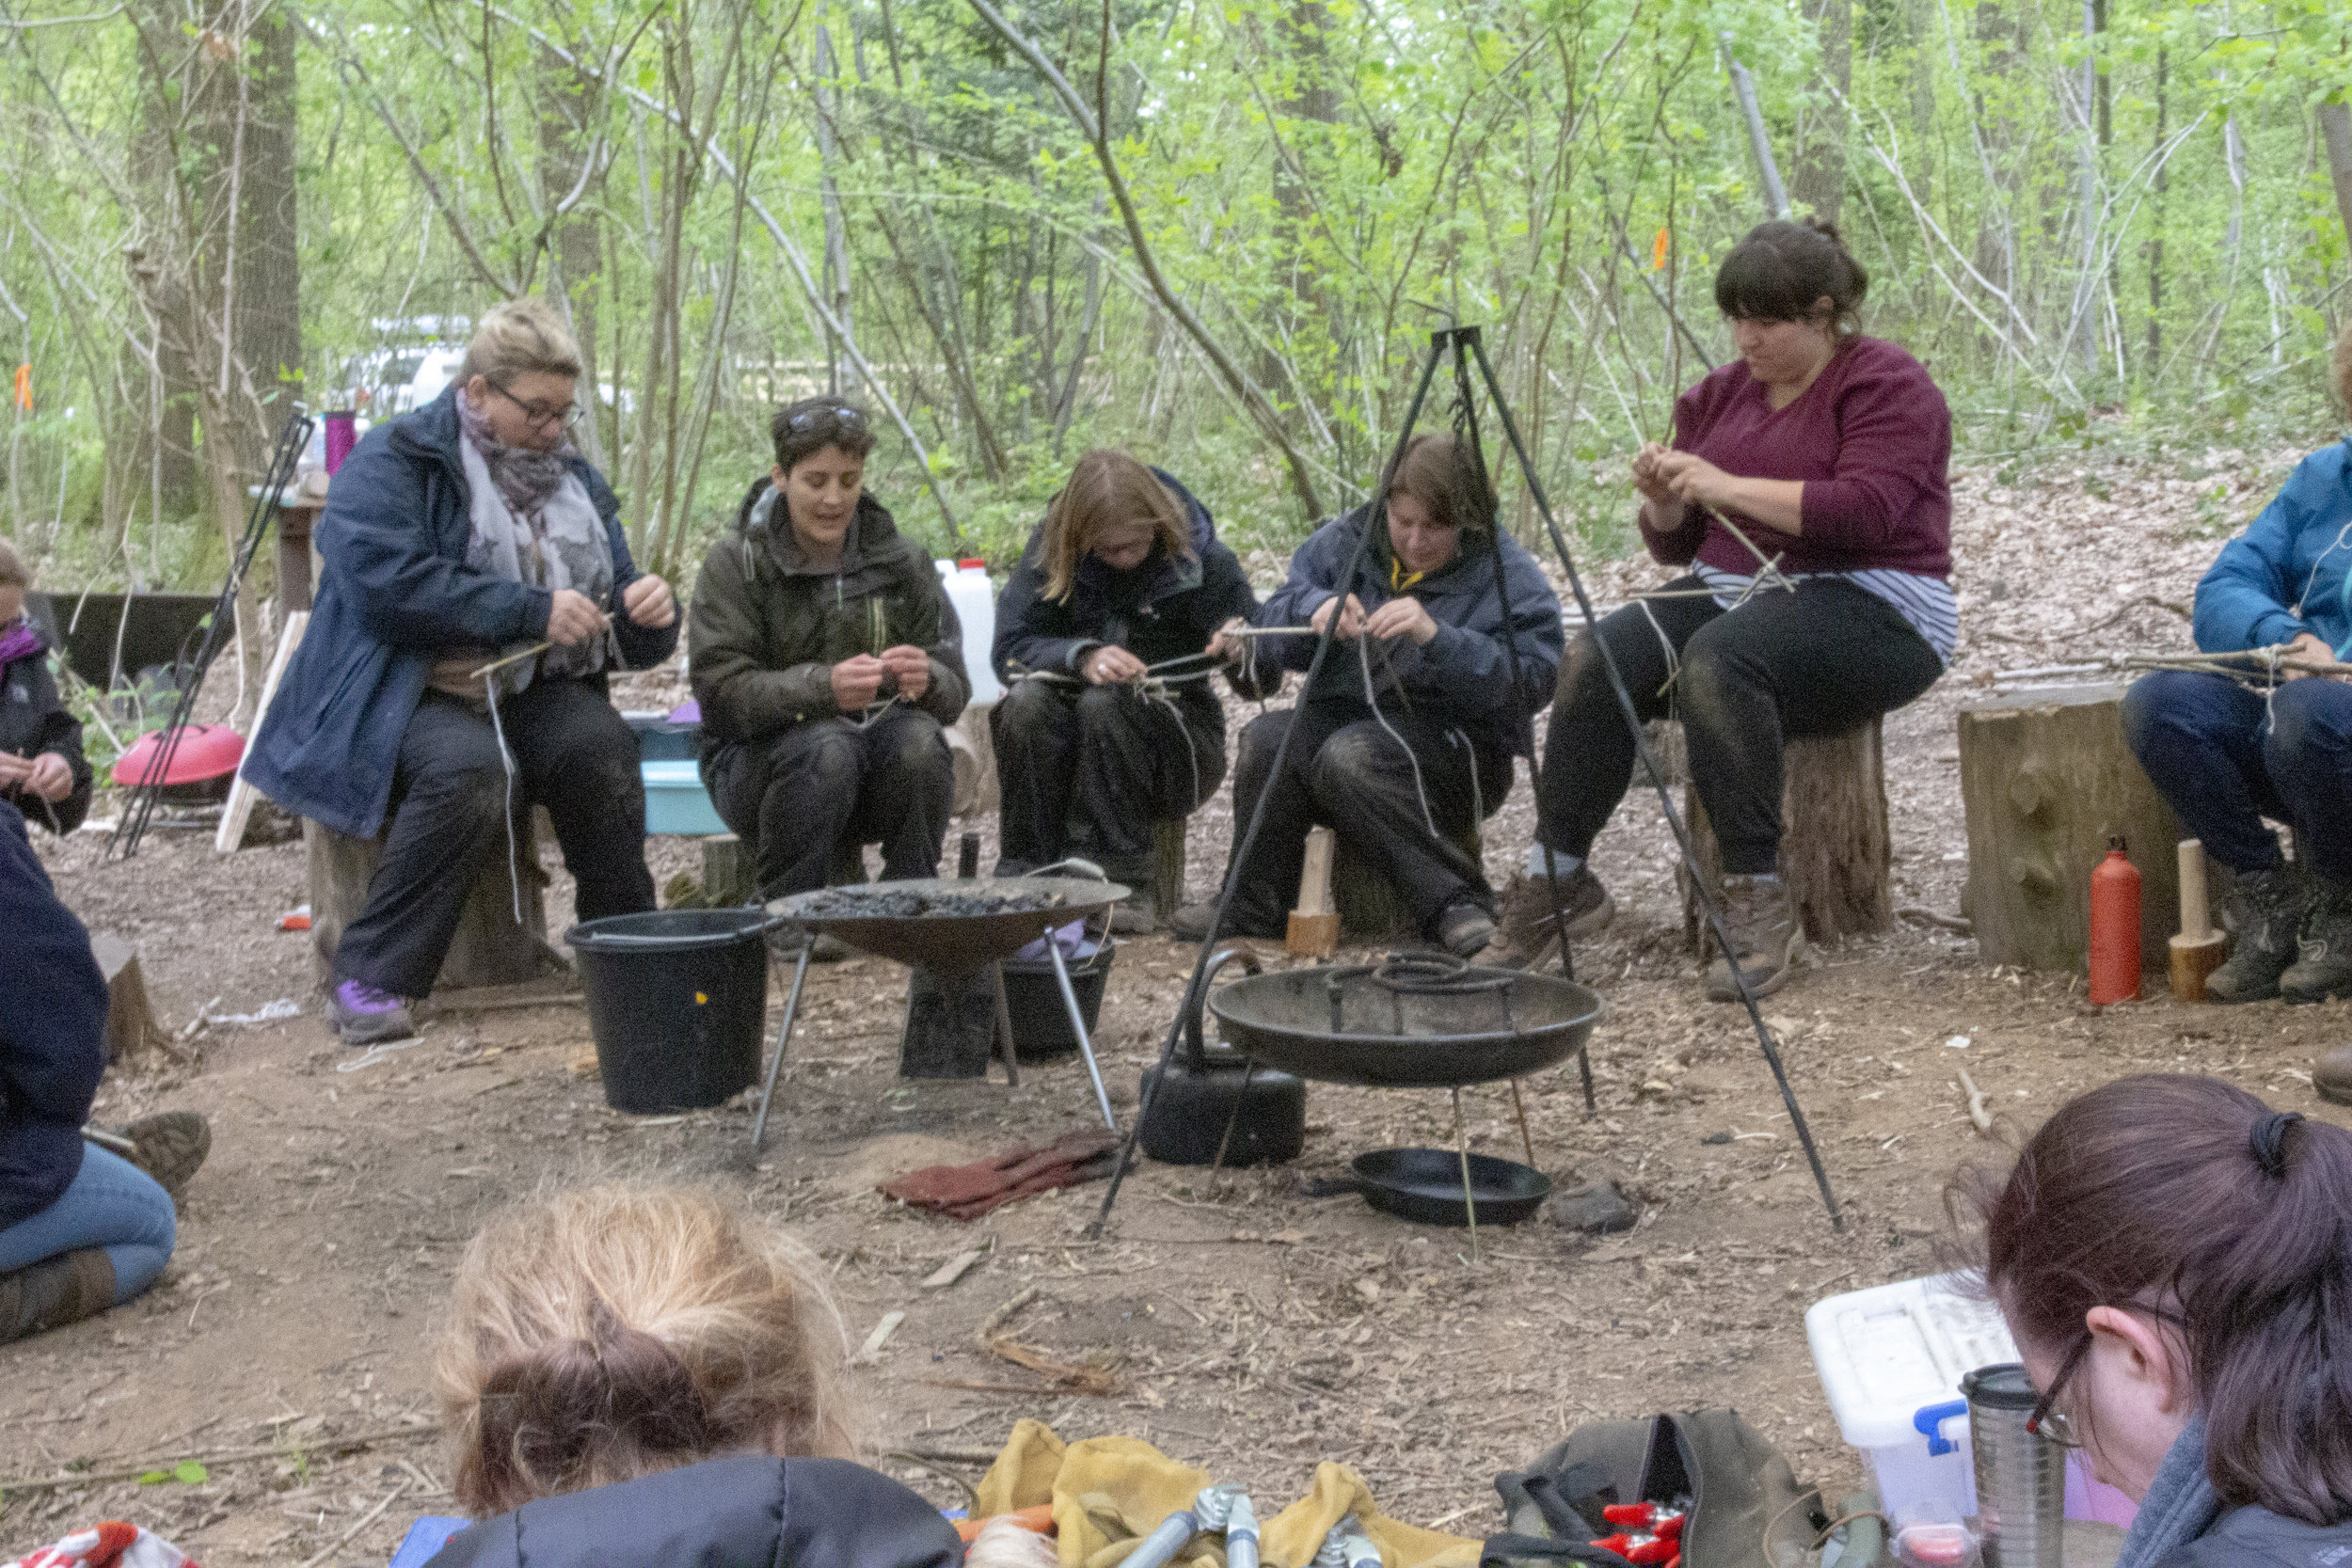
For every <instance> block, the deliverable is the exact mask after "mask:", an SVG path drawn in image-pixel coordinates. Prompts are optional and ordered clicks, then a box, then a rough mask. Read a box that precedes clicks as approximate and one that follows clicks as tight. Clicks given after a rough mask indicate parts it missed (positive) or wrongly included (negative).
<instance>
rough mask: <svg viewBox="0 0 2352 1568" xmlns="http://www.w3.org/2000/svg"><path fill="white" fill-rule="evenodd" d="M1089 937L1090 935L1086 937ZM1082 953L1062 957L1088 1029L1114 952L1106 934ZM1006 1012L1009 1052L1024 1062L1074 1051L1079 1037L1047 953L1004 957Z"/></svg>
mask: <svg viewBox="0 0 2352 1568" xmlns="http://www.w3.org/2000/svg"><path fill="white" fill-rule="evenodd" d="M1089 940H1091V939H1089ZM1102 942H1103V945H1102V946H1101V947H1100V948H1099V949H1098V950H1096V951H1095V952H1094V953H1092V954H1090V955H1089V956H1088V957H1086V958H1072V959H1066V960H1065V961H1067V962H1068V963H1069V965H1070V990H1071V991H1072V993H1073V995H1075V996H1076V997H1077V998H1078V1013H1079V1016H1081V1017H1083V1018H1084V1019H1085V1020H1086V1021H1087V1034H1088V1035H1089V1036H1091V1035H1092V1034H1093V1033H1094V1021H1095V1020H1096V1019H1097V1018H1099V1017H1100V1016H1102V1012H1103V988H1104V985H1105V984H1107V983H1108V982H1109V979H1110V973H1111V955H1112V954H1113V953H1115V952H1116V951H1118V949H1117V948H1116V947H1115V946H1113V945H1112V942H1111V940H1110V939H1109V938H1108V937H1104V938H1103V939H1102ZM1005 1011H1006V1013H1007V1014H1008V1015H1009V1017H1010V1018H1011V1020H1012V1053H1013V1056H1014V1058H1015V1059H1016V1060H1019V1061H1024V1062H1050V1061H1053V1060H1055V1059H1057V1058H1058V1057H1062V1056H1073V1055H1075V1054H1077V1051H1078V1037H1077V1036H1076V1035H1074V1034H1072V1033H1071V1031H1070V1008H1069V1006H1068V1005H1067V1004H1065V1003H1064V1002H1063V1001H1062V999H1061V986H1060V984H1059V983H1058V982H1057V981H1056V980H1055V978H1054V960H1053V959H1051V958H1007V959H1006V960H1005Z"/></svg>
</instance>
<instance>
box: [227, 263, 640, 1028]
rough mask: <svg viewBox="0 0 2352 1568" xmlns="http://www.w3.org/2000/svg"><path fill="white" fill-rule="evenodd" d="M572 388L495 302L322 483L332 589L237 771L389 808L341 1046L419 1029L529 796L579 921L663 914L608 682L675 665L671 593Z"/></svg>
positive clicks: (526, 329)
mask: <svg viewBox="0 0 2352 1568" xmlns="http://www.w3.org/2000/svg"><path fill="white" fill-rule="evenodd" d="M579 385H580V348H579V345H578V344H576V343H575V342H573V341H572V336H571V332H570V330H569V329H568V328H567V327H565V326H564V322H563V318H562V317H560V316H558V315H557V314H556V313H555V310H554V309H553V308H552V307H550V306H548V304H546V303H545V302H544V301H540V300H534V299H521V300H514V301H510V302H509V303H507V304H504V305H500V306H497V307H494V308H493V309H491V310H489V311H488V312H487V313H486V314H485V315H484V317H483V318H482V325H480V326H479V327H477V328H476V329H475V330H474V335H473V341H472V342H471V343H469V345H468V346H467V349H466V361H465V364H464V365H463V366H462V367H461V368H460V369H459V371H458V377H457V380H456V382H455V383H454V384H453V385H452V386H451V387H450V388H449V389H448V390H447V391H445V392H443V393H442V394H441V395H440V396H439V397H438V398H437V399H435V400H434V401H433V403H431V404H428V405H427V406H425V407H423V408H421V409H419V410H417V411H416V412H415V413H413V414H406V415H404V416H402V417H401V418H399V419H397V420H391V421H389V423H386V424H380V425H377V426H376V427H375V428H374V429H373V430H371V431H369V432H368V434H367V436H365V437H364V438H363V439H362V440H361V441H360V442H359V445H358V448H356V449H355V450H354V451H353V452H352V454H351V456H350V458H349V459H348V460H347V461H346V462H345V463H344V464H343V466H342V468H341V469H340V470H339V471H338V472H337V473H336V475H335V483H334V485H333V486H332V488H330V489H329V490H328V491H327V496H326V513H325V515H322V516H321V517H320V518H319V524H318V534H317V536H318V545H319V553H320V554H321V555H322V556H323V557H324V558H325V559H326V572H325V574H324V575H323V577H322V578H321V579H320V586H319V595H318V603H317V605H316V606H315V607H314V609H313V610H312V612H311V616H310V627H309V629H308V630H307V631H305V632H304V633H303V637H302V641H301V644H300V645H299V646H298V647H296V648H295V650H294V657H293V659H292V661H290V662H289V663H288V665H287V667H286V674H285V679H284V683H283V684H282V685H281V686H280V687H279V689H278V696H277V699H276V701H274V702H273V703H272V704H271V705H270V710H269V717H268V718H267V719H266V720H264V721H262V730H261V733H260V734H259V735H258V736H255V737H254V741H253V749H252V752H250V753H249V754H248V756H247V757H246V765H245V776H246V781H247V782H248V783H250V784H253V785H254V787H255V788H257V789H259V790H261V791H262V794H264V795H267V796H268V797H269V798H270V799H271V800H276V801H277V802H278V804H279V805H281V806H284V807H285V808H286V809H288V810H289V811H293V812H296V813H298V814H300V815H301V816H308V817H310V818H312V819H313V820H315V821H317V822H319V823H321V824H322V825H324V826H326V827H328V828H331V829H333V830H334V831H335V832H340V833H347V834H349V835H351V836H352V837H354V838H373V837H374V836H376V833H377V832H378V830H380V829H382V828H383V826H384V824H385V822H386V820H387V819H388V818H389V821H390V824H391V830H390V832H389V833H388V834H387V835H386V837H385V844H384V858H383V860H382V862H381V863H379V864H378V865H377V866H376V868H375V875H374V876H373V878H372V879H370V880H369V882H368V896H367V902H366V904H365V905H364V906H363V907H362V908H361V909H360V911H359V913H358V915H357V916H355V917H354V918H353V919H352V921H351V923H350V924H349V925H348V926H346V927H343V931H342V940H341V942H339V943H338V944H337V946H336V949H335V969H334V986H333V989H332V990H330V991H329V992H328V996H327V1000H328V1006H329V1009H330V1011H331V1012H332V1014H333V1017H334V1022H335V1027H336V1031H337V1033H339V1034H340V1035H341V1036H342V1038H343V1040H344V1042H345V1043H346V1044H351V1045H368V1044H372V1043H374V1042H376V1041H380V1040H387V1039H396V1038H398V1037H401V1036H404V1035H406V1034H408V1033H410V1032H411V1029H412V1023H411V1021H410V1018H409V1011H408V1003H409V1002H410V1001H411V1000H413V999H414V998H417V997H421V996H424V995H426V994H428V993H429V992H430V991H431V990H433V982H434V979H435V977H436V976H437V975H438V974H440V970H441V960H442V959H443V958H447V957H448V956H449V948H450V943H451V942H453V941H454V940H455V939H456V935H457V926H458V921H459V920H460V918H461V917H462V916H463V915H464V914H465V911H466V903H467V900H468V899H469V897H470V896H471V895H472V892H473V881H474V878H475V876H476V874H477V872H478V870H479V868H480V867H481V865H482V863H483V861H484V857H485V853H486V852H488V851H489V849H490V847H491V846H492V845H493V844H494V843H497V842H498V841H499V839H500V838H501V835H506V834H513V833H515V832H516V816H517V815H519V814H520V813H522V812H524V811H527V810H528V809H529V806H530V805H532V804H537V805H542V806H545V807H546V808H547V810H548V819H549V820H550V821H552V822H553V823H554V824H555V838H556V842H557V843H558V844H560V845H562V846H563V847H564V866H565V867H566V869H568V870H569V871H570V872H571V874H572V877H573V879H575V880H576V881H577V882H578V883H579V895H578V910H579V913H580V919H582V920H596V919H598V918H601V917H603V916H606V915H616V914H637V913H642V912H643V911H647V910H650V909H652V908H653V907H654V895H653V876H652V874H651V873H650V872H648V871H647V870H646V869H645V786H644V777H643V775H642V774H641V773H640V772H639V771H638V752H637V740H636V737H635V736H632V735H631V734H630V733H629V728H628V723H627V721H624V720H623V719H622V718H621V716H620V714H619V713H618V712H617V711H616V710H615V709H614V708H613V706H612V700H611V698H610V697H609V696H608V695H607V688H608V682H609V677H610V672H611V671H612V669H613V668H615V667H617V666H618V665H619V664H621V663H622V662H623V661H626V662H627V663H628V664H629V665H631V666H634V667H635V668H638V669H641V670H642V669H644V668H647V667H649V666H651V665H655V664H659V663H660V662H661V661H662V660H663V659H665V658H667V657H670V653H671V650H672V649H674V648H675V647H676V645H677V606H676V605H675V603H674V602H673V601H672V599H671V596H670V588H669V585H668V584H667V583H665V582H663V581H662V580H661V579H660V578H658V577H653V576H650V575H646V574H642V573H640V572H639V571H638V570H637V568H636V566H635V565H634V563H632V562H630V560H629V554H628V540H627V539H625V538H624V537H623V536H622V532H621V524H620V508H621V503H620V500H619V499H618V498H617V497H615V496H614V495H613V494H612V486H611V485H609V484H607V483H605V482H604V476H603V475H601V474H599V473H597V472H596V469H595V468H594V467H590V466H589V463H588V460H587V459H586V458H584V457H582V456H581V455H580V452H579V451H577V450H576V449H575V448H574V447H573V445H572V443H571V439H570V437H569V436H568V435H567V434H566V433H567V432H568V431H569V430H570V428H571V423H572V421H573V420H575V419H576V418H578V417H579V411H580V410H579V405H578V404H576V403H574V402H573V397H574V395H575V393H576V392H577V391H578V389H579ZM493 704H495V711H493ZM523 820H524V821H525V822H528V820H529V818H528V817H524V818H523ZM507 849H508V867H507V870H508V875H509V876H510V877H514V878H520V877H521V876H523V875H525V874H526V871H527V869H528V868H525V867H523V866H521V865H519V864H516V863H515V862H514V860H513V855H514V841H513V839H511V838H510V839H508V841H507Z"/></svg>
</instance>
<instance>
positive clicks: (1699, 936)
mask: <svg viewBox="0 0 2352 1568" xmlns="http://www.w3.org/2000/svg"><path fill="white" fill-rule="evenodd" d="M1782 758H1783V760H1782V765H1781V797H1780V799H1781V805H1780V820H1781V839H1780V878H1781V880H1782V881H1783V882H1785V883H1787V884H1788V893H1789V897H1790V898H1791V899H1792V900H1793V901H1794V903H1795V904H1796V907H1797V911H1798V912H1799V913H1800V914H1801V915H1802V916H1803V917H1804V934H1805V938H1806V940H1807V941H1810V942H1829V941H1831V940H1833V939H1835V938H1837V937H1841V936H1850V935H1857V934H1861V933H1864V932H1869V931H1883V930H1884V929H1885V928H1886V927H1888V926H1889V925H1891V924H1892V923H1893V922H1894V918H1895V900H1894V891H1893V880H1894V852H1893V845H1892V841H1891V839H1890V837H1889V835H1888V832H1887V824H1886V748H1885V740H1884V733H1883V725H1882V723H1881V721H1878V720H1876V719H1873V720H1871V721H1869V722H1868V723H1867V724H1865V725H1863V726H1862V727H1861V728H1859V729H1855V730H1849V731H1847V732H1846V733H1845V734H1843V735H1833V736H1798V737H1796V738H1794V739H1791V740H1790V741H1788V744H1787V747H1786V748H1785V749H1784V751H1783V752H1782ZM1682 802H1683V816H1684V820H1685V821H1686V822H1688V823H1689V825H1690V829H1691V847H1692V851H1693V856H1692V858H1693V859H1694V860H1696V861H1697V863H1698V865H1699V869H1700V872H1701V874H1702V875H1704V876H1705V877H1706V878H1707V879H1708V889H1709V890H1710V891H1711V892H1712V893H1714V895H1715V896H1716V898H1717V899H1718V901H1719V903H1720V900H1721V898H1722V896H1723V885H1724V883H1723V856H1722V853H1721V851H1720V849H1719V847H1717V845H1716V842H1715V830H1714V826H1713V824H1711V823H1710V822H1708V818H1707V808H1706V807H1705V806H1703V805H1701V804H1700V803H1699V792H1698V788H1697V786H1696V785H1695V784H1691V785H1686V786H1685V788H1684V789H1683V792H1682ZM1675 880H1676V883H1677V886H1679V887H1680V888H1681V890H1682V934H1683V940H1684V941H1685V942H1687V943H1688V944H1689V946H1690V948H1691V950H1692V952H1694V953H1697V954H1700V955H1701V956H1704V955H1705V953H1706V951H1707V946H1708V942H1709V941H1710V940H1711V939H1710V938H1709V937H1708V932H1707V930H1706V925H1707V922H1706V920H1705V918H1704V917H1703V916H1702V914H1701V912H1700V908H1699V900H1698V895H1697V892H1696V890H1695V889H1693V888H1692V885H1691V871H1690V867H1689V866H1687V865H1683V866H1677V868H1676V871H1675Z"/></svg>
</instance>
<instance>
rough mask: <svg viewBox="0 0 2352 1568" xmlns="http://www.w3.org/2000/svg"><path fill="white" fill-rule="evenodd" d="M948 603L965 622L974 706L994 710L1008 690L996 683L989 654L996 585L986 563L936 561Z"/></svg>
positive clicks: (965, 668) (965, 659)
mask: <svg viewBox="0 0 2352 1568" xmlns="http://www.w3.org/2000/svg"><path fill="white" fill-rule="evenodd" d="M931 564H932V565H934V566H936V567H938V568H939V578H940V584H941V586H942V587H944V588H946V590H947V602H948V603H949V604H951V605H954V606H955V607H956V619H957V620H959V621H961V622H962V623H963V673H964V677H965V679H967V680H969V681H970V682H971V683H972V705H973V706H974V707H993V706H994V705H995V704H996V703H997V702H999V701H1000V700H1002V699H1003V697H1004V695H1005V689H1004V688H1003V687H1002V686H999V685H998V684H997V683H996V672H995V671H994V670H993V669H991V668H990V667H989V655H990V653H991V652H992V651H993V649H994V648H995V646H996V585H995V584H994V583H993V582H991V581H989V580H988V563H987V562H984V561H934V562H931Z"/></svg>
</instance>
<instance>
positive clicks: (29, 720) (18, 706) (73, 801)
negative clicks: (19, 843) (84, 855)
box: [0, 539, 90, 834]
mask: <svg viewBox="0 0 2352 1568" xmlns="http://www.w3.org/2000/svg"><path fill="white" fill-rule="evenodd" d="M32 586H33V574H32V573H31V572H30V571H28V570H26V568H25V565H24V558H23V557H22V556H20V555H18V554H17V553H16V549H15V546H11V545H10V544H8V541H7V540H5V539H0V800H5V801H7V802H8V803H9V804H11V805H13V806H15V807H16V808H17V809H18V810H20V811H22V812H23V813H24V816H25V820H27V821H30V822H39V823H40V824H41V825H42V826H43V827H45V828H47V829H48V830H49V831H50V832H53V833H58V834H64V833H70V832H72V831H73V830H74V829H76V828H78V827H80V826H81V825H82V818H84V817H85V816H88V815H89V792H90V770H89V760H88V759H87V757H85V756H84V755H83V754H82V724H81V721H80V720H78V719H75V718H74V717H73V715H72V714H71V713H69V712H68V711H66V705H65V703H64V702H63V701H62V700H61V699H60V698H59V697H58V695H57V683H56V679H55V678H54V677H53V676H51V674H50V673H49V642H48V640H47V639H46V638H44V637H43V636H42V635H41V631H40V627H39V626H35V625H34V624H33V621H32V618H31V617H30V616H28V615H26V614H25V613H24V595H25V594H26V593H27V592H29V591H30V590H31V588H32Z"/></svg>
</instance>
